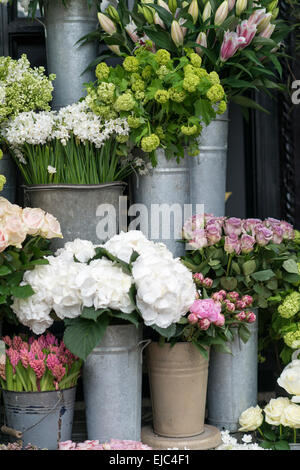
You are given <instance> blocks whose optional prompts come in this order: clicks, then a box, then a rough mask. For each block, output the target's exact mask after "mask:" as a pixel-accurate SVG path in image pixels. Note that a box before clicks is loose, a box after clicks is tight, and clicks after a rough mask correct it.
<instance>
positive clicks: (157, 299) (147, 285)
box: [132, 249, 196, 328]
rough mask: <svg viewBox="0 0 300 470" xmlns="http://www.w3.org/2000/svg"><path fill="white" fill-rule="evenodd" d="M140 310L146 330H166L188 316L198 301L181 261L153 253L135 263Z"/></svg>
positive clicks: (143, 256)
mask: <svg viewBox="0 0 300 470" xmlns="http://www.w3.org/2000/svg"><path fill="white" fill-rule="evenodd" d="M132 275H133V278H134V282H135V284H136V287H137V297H136V299H137V307H138V308H139V310H140V312H141V314H142V316H143V319H144V322H145V324H146V325H147V326H150V325H154V324H155V325H157V326H159V327H161V328H167V327H168V326H170V325H171V324H172V323H176V322H177V321H179V320H180V318H181V317H182V316H183V315H185V314H186V313H187V312H188V310H189V308H190V307H191V305H192V304H193V302H194V300H195V297H196V288H195V284H194V282H193V276H192V273H191V272H190V271H189V270H188V269H187V268H186V267H185V266H184V265H183V264H182V263H181V261H180V260H179V259H174V258H172V257H170V258H169V257H168V256H166V257H163V256H161V254H160V253H159V252H158V253H155V251H154V250H152V249H150V250H148V251H147V252H146V253H144V254H142V255H140V256H139V258H138V259H137V260H136V261H135V262H134V263H133V270H132Z"/></svg>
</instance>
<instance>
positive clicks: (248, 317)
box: [246, 312, 256, 323]
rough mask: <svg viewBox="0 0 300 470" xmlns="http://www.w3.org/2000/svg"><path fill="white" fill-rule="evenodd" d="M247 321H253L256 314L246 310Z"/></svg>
mask: <svg viewBox="0 0 300 470" xmlns="http://www.w3.org/2000/svg"><path fill="white" fill-rule="evenodd" d="M246 320H247V322H248V323H254V322H255V320H256V315H255V313H254V312H248V313H247V318H246Z"/></svg>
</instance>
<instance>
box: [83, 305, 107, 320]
mask: <svg viewBox="0 0 300 470" xmlns="http://www.w3.org/2000/svg"><path fill="white" fill-rule="evenodd" d="M103 313H110V310H109V309H108V308H101V309H99V310H95V308H94V307H84V308H83V309H82V313H81V315H80V318H85V319H86V320H94V321H97V320H98V318H99V317H100V315H103Z"/></svg>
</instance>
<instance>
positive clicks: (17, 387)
mask: <svg viewBox="0 0 300 470" xmlns="http://www.w3.org/2000/svg"><path fill="white" fill-rule="evenodd" d="M3 340H4V342H5V344H6V350H5V355H3V357H1V363H0V383H1V387H2V388H3V389H4V390H8V391H15V392H45V391H51V390H63V389H65V388H69V387H74V386H75V385H76V383H77V379H78V377H79V374H80V370H81V366H82V361H81V360H80V359H78V358H77V357H75V356H74V355H73V354H72V353H71V352H70V351H69V350H68V349H67V348H66V347H65V345H64V343H63V342H62V341H61V342H58V340H57V339H56V338H55V336H54V335H52V334H51V333H47V334H46V335H42V336H39V338H38V339H35V338H34V337H29V338H28V339H26V338H23V337H22V336H14V337H13V338H10V337H8V336H5V337H4V338H3Z"/></svg>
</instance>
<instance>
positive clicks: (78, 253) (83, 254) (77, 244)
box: [55, 238, 96, 263]
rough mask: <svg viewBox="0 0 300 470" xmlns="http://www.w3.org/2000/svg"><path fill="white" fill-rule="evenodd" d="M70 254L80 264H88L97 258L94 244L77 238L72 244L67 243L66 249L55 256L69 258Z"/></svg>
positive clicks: (61, 249) (62, 249) (60, 250)
mask: <svg viewBox="0 0 300 470" xmlns="http://www.w3.org/2000/svg"><path fill="white" fill-rule="evenodd" d="M69 253H70V254H71V255H72V257H73V256H75V257H76V259H77V260H78V261H80V263H87V262H88V261H89V260H90V259H91V258H93V257H94V256H95V254H96V250H95V246H94V244H93V243H92V242H90V241H89V240H81V239H79V238H76V239H75V240H74V241H72V242H67V243H66V244H65V246H64V248H60V249H59V250H57V252H56V253H55V255H56V256H66V257H68V255H69Z"/></svg>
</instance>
